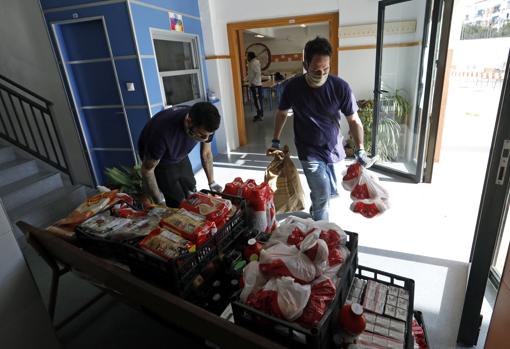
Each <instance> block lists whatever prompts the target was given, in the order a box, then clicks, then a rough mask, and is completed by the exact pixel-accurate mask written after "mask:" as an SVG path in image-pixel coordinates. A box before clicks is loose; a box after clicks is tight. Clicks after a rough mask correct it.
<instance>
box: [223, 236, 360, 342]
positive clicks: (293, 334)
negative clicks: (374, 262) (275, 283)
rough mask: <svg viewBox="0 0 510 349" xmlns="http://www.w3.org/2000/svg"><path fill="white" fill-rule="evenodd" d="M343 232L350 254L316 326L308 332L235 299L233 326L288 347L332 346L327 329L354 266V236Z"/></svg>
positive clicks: (339, 272) (343, 296)
mask: <svg viewBox="0 0 510 349" xmlns="http://www.w3.org/2000/svg"><path fill="white" fill-rule="evenodd" d="M346 233H347V235H348V236H349V241H348V242H347V247H348V248H349V250H350V252H351V253H350V255H349V258H348V259H347V260H346V261H345V262H344V264H343V265H342V267H341V268H340V270H339V271H338V276H339V280H338V282H337V285H336V288H337V293H336V296H335V299H334V300H333V302H331V304H330V305H329V308H328V310H327V311H326V313H325V314H324V316H323V317H322V320H321V321H320V322H319V324H318V325H317V326H315V327H312V328H309V329H308V328H304V327H302V326H300V325H299V324H297V323H295V322H289V321H286V320H284V319H280V318H276V317H273V316H271V315H269V314H266V313H264V312H261V311H259V310H257V309H253V308H252V307H249V306H247V305H246V304H244V303H242V302H240V301H239V298H238V297H237V298H236V300H234V301H233V302H232V311H233V313H234V321H235V323H236V324H237V325H240V326H242V327H245V328H247V329H248V330H250V331H253V332H256V333H259V334H261V335H263V336H265V337H267V338H270V339H271V340H274V341H275V342H278V343H281V344H283V345H285V346H287V347H289V348H293V349H294V348H313V349H319V348H329V347H331V346H332V344H333V343H332V336H331V333H330V326H331V324H332V322H333V321H332V320H333V318H335V317H336V315H337V314H338V311H339V309H340V306H341V305H342V304H344V303H345V300H346V299H347V296H348V294H349V289H350V286H351V284H352V281H353V280H354V274H355V272H356V268H357V266H358V234H356V233H352V232H347V231H346Z"/></svg>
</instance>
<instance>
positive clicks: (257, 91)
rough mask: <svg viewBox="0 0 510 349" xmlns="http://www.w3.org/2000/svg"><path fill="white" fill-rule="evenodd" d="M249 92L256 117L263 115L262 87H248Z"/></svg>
mask: <svg viewBox="0 0 510 349" xmlns="http://www.w3.org/2000/svg"><path fill="white" fill-rule="evenodd" d="M250 90H251V95H252V96H253V103H254V104H255V109H257V115H260V116H262V115H264V108H263V107H262V101H263V100H264V96H262V86H255V85H250Z"/></svg>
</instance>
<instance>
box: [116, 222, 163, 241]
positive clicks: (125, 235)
mask: <svg viewBox="0 0 510 349" xmlns="http://www.w3.org/2000/svg"><path fill="white" fill-rule="evenodd" d="M158 226H159V219H158V218H156V217H151V216H147V217H135V218H131V219H130V222H129V223H128V224H126V225H125V226H123V227H122V228H121V229H119V230H116V231H115V232H113V233H111V234H110V238H111V239H112V240H116V241H124V240H130V239H134V238H136V237H141V236H147V235H149V234H150V233H151V232H152V231H153V230H154V229H156V228H157V227H158Z"/></svg>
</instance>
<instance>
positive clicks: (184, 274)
mask: <svg viewBox="0 0 510 349" xmlns="http://www.w3.org/2000/svg"><path fill="white" fill-rule="evenodd" d="M202 192H203V193H206V194H215V195H219V196H221V197H223V198H226V199H229V200H231V201H233V203H234V204H236V205H238V208H239V210H238V211H237V212H236V214H235V215H234V216H233V217H232V218H231V219H230V220H229V221H228V222H227V223H226V224H225V225H224V226H223V227H222V228H221V229H218V231H217V232H216V234H214V235H213V236H212V237H211V238H210V239H209V240H208V241H206V242H205V243H204V244H203V245H202V246H200V247H199V248H197V250H196V252H194V253H189V254H187V255H184V256H181V257H178V258H174V259H170V260H165V259H164V258H161V257H159V256H157V255H155V254H153V253H151V252H148V251H145V250H143V249H141V248H140V247H138V243H139V242H140V241H141V240H142V238H138V239H134V240H131V241H129V242H127V243H125V244H124V249H123V252H122V253H123V256H122V259H123V260H126V262H127V264H128V266H129V268H130V269H131V273H133V274H134V275H136V276H138V277H141V278H143V279H146V280H149V281H151V282H153V283H156V284H158V285H159V286H161V287H164V288H166V289H169V290H170V291H172V292H174V293H176V294H178V295H185V293H186V291H187V288H188V287H189V286H190V284H191V283H192V282H193V280H194V279H195V278H196V277H197V276H198V275H199V274H200V272H201V271H202V269H203V268H204V267H206V266H207V264H208V263H209V262H210V261H212V260H213V259H215V258H217V257H218V255H219V252H222V251H223V250H224V249H226V248H228V246H229V244H230V243H231V242H232V241H234V240H235V239H236V238H237V237H238V236H239V235H240V234H241V233H242V231H243V229H244V224H245V219H244V214H245V203H244V202H245V201H244V199H243V198H240V197H234V196H230V195H225V194H222V193H216V192H212V191H208V190H202Z"/></svg>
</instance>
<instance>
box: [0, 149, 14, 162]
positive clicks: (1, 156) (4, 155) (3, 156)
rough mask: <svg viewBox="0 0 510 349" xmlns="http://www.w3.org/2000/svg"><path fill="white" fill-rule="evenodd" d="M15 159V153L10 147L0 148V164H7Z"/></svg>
mask: <svg viewBox="0 0 510 349" xmlns="http://www.w3.org/2000/svg"><path fill="white" fill-rule="evenodd" d="M14 159H16V153H14V149H12V147H1V148H0V163H3V162H8V161H12V160H14Z"/></svg>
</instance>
